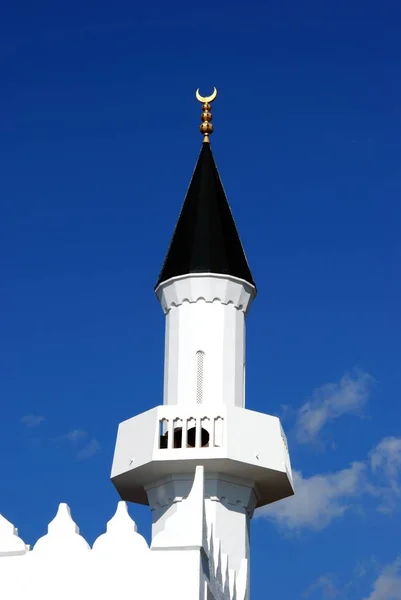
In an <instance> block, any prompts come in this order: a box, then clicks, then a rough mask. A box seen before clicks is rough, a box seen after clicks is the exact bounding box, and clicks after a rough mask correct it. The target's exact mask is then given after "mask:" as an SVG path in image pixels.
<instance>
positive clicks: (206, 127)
mask: <svg viewBox="0 0 401 600" xmlns="http://www.w3.org/2000/svg"><path fill="white" fill-rule="evenodd" d="M195 95H196V99H197V100H199V102H202V110H203V112H202V114H201V121H202V123H201V124H200V126H199V130H200V132H201V133H202V135H203V143H206V144H210V139H209V135H211V134H212V133H213V125H212V113H211V110H212V106H211V104H212V102H213V100H215V99H216V96H217V90H216V88H213V94H211V95H210V96H201V95H200V93H199V88H198V89H197V90H196V94H195Z"/></svg>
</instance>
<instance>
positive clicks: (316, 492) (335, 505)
mask: <svg viewBox="0 0 401 600" xmlns="http://www.w3.org/2000/svg"><path fill="white" fill-rule="evenodd" d="M365 477H366V465H365V464H364V463H362V462H355V463H353V464H352V465H351V466H350V467H348V468H347V469H343V470H341V471H338V472H337V473H327V474H323V475H313V476H312V477H306V478H305V477H303V476H302V473H300V472H299V471H294V473H293V479H294V486H295V496H292V497H291V498H286V499H285V500H280V502H276V503H274V504H271V505H269V506H267V507H264V508H262V509H260V510H258V511H257V515H258V516H265V517H268V518H270V519H272V520H273V521H275V522H276V523H277V524H278V525H279V526H280V527H282V528H284V529H288V530H297V529H302V528H309V529H315V530H318V529H323V528H324V527H326V526H327V525H328V524H329V523H331V521H333V519H336V518H338V517H341V516H342V515H343V514H344V513H345V512H346V511H347V510H348V509H349V508H351V506H352V498H355V497H356V496H358V495H360V494H361V491H362V490H363V489H364V485H365Z"/></svg>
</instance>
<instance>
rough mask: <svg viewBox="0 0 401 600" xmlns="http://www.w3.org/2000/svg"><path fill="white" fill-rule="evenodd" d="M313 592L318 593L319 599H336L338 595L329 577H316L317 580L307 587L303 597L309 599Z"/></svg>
mask: <svg viewBox="0 0 401 600" xmlns="http://www.w3.org/2000/svg"><path fill="white" fill-rule="evenodd" d="M315 592H320V594H319V597H320V598H336V597H337V596H339V595H340V592H339V590H338V589H337V587H336V586H335V584H334V581H333V578H332V576H331V575H321V576H320V577H318V579H317V580H316V581H315V582H314V583H312V585H311V586H309V588H308V589H307V590H306V592H305V593H304V594H303V597H304V598H309V597H310V596H311V595H314V593H315Z"/></svg>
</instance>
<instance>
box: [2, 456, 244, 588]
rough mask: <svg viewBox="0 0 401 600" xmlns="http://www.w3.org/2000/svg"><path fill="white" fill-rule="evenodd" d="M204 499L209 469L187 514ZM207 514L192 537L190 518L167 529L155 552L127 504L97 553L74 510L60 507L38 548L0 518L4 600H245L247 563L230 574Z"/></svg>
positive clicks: (194, 492)
mask: <svg viewBox="0 0 401 600" xmlns="http://www.w3.org/2000/svg"><path fill="white" fill-rule="evenodd" d="M190 496H191V497H190ZM201 496H203V467H199V468H198V469H197V473H196V477H195V479H194V484H193V488H192V490H191V492H190V495H189V496H188V500H187V501H188V510H189V509H190V508H191V506H192V504H193V503H194V502H198V503H199V502H200V501H201ZM184 502H185V500H184ZM202 502H203V501H202ZM202 514H203V511H201V514H198V517H199V518H198V521H199V522H197V523H193V527H192V530H193V531H192V533H193V535H192V534H191V527H190V528H189V529H188V521H187V519H185V521H186V522H185V523H184V522H182V523H180V522H178V521H177V519H176V520H175V521H177V522H174V523H173V522H172V523H171V525H170V524H169V527H168V529H170V530H171V531H172V535H171V536H170V535H169V533H168V531H166V533H165V534H164V536H163V539H161V538H160V539H158V540H156V541H155V544H154V547H152V548H151V547H149V545H148V544H147V542H146V540H145V539H144V538H143V537H142V536H141V535H140V534H139V533H138V531H137V527H136V524H135V522H134V521H133V520H132V519H131V517H130V516H129V514H128V510H127V505H126V503H125V502H119V503H118V505H117V510H116V513H115V515H114V516H113V517H112V519H111V520H110V521H109V522H108V523H107V528H106V532H105V533H103V534H102V535H100V536H99V537H98V538H97V539H96V541H95V542H94V544H93V546H92V548H91V547H90V546H89V544H88V543H87V541H86V540H85V539H84V538H83V537H82V536H81V535H80V533H79V528H78V526H77V525H76V523H75V522H74V521H73V519H72V517H71V512H70V509H69V507H68V505H67V504H60V505H59V508H58V511H57V514H56V516H55V518H54V519H53V520H52V521H51V522H50V523H49V525H48V533H47V534H46V535H44V536H43V537H41V538H40V539H39V540H38V541H37V542H36V544H34V546H33V548H32V549H31V548H30V546H28V545H26V544H25V542H24V541H23V540H22V539H21V537H19V534H18V530H17V529H16V528H15V527H14V525H13V524H12V523H10V522H9V521H7V520H6V519H5V518H4V517H3V516H1V515H0V599H1V600H26V599H27V598H29V599H30V600H55V599H57V600H103V599H104V600H106V599H107V600H108V599H115V598H118V597H121V598H127V599H132V600H137V599H138V598H141V599H142V600H154V599H157V598H163V599H164V600H170V599H171V600H244V599H245V598H246V597H247V596H246V594H247V590H246V582H247V568H248V565H247V564H245V563H244V565H243V568H242V571H241V573H240V574H239V575H238V574H237V573H236V572H235V571H234V570H233V569H230V565H229V560H228V557H227V556H226V555H224V554H223V553H222V551H221V544H220V541H219V540H218V539H217V538H215V536H214V535H213V532H208V531H207V529H206V527H205V520H204V517H203V516H202ZM195 529H196V531H195ZM180 532H182V536H183V538H182V540H181V542H182V543H181V545H179V547H177V543H175V545H174V544H173V543H172V542H173V540H175V541H177V540H178V539H179V538H180V536H179V535H178V534H179V533H180ZM200 532H201V533H200ZM184 534H185V535H184Z"/></svg>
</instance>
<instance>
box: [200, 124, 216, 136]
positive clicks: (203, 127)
mask: <svg viewBox="0 0 401 600" xmlns="http://www.w3.org/2000/svg"><path fill="white" fill-rule="evenodd" d="M199 130H200V132H201V133H203V135H208V134H210V133H213V125H212V124H211V123H209V121H205V122H204V123H201V124H200V125H199Z"/></svg>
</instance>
